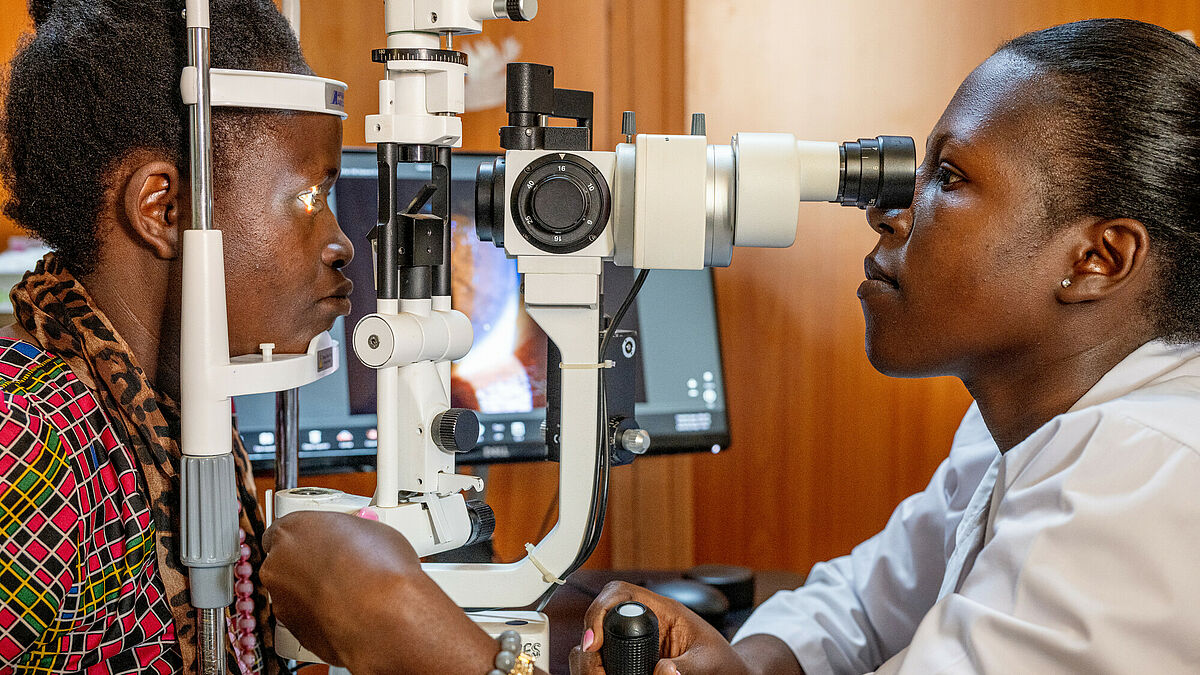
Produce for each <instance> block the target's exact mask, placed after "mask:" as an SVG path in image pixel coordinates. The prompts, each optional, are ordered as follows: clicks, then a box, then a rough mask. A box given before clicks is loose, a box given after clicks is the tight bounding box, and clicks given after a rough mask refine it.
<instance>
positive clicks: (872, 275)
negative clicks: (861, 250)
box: [863, 258, 900, 288]
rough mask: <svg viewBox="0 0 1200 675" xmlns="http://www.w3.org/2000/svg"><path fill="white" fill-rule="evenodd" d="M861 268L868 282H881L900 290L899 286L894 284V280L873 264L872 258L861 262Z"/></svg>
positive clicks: (881, 268) (876, 264) (875, 263)
mask: <svg viewBox="0 0 1200 675" xmlns="http://www.w3.org/2000/svg"><path fill="white" fill-rule="evenodd" d="M863 268H864V270H865V271H866V275H867V280H868V281H882V282H883V283H885V284H887V285H889V286H891V287H892V288H900V284H898V283H896V278H895V277H893V276H892V275H890V274H888V273H887V272H885V271H884V270H883V267H882V266H880V264H879V263H877V262H875V259H874V258H866V259H865V260H863Z"/></svg>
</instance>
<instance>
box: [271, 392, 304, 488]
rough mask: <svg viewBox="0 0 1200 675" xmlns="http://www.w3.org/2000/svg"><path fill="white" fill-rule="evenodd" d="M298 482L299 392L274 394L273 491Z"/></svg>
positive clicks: (291, 486)
mask: <svg viewBox="0 0 1200 675" xmlns="http://www.w3.org/2000/svg"><path fill="white" fill-rule="evenodd" d="M299 481H300V390H299V389H288V390H287V391H281V392H277V393H276V394H275V490H276V491H279V490H290V489H292V488H294V487H296V486H297V484H298V483H299Z"/></svg>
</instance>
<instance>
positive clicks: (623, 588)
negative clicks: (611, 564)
mask: <svg viewBox="0 0 1200 675" xmlns="http://www.w3.org/2000/svg"><path fill="white" fill-rule="evenodd" d="M643 590H644V589H641V588H638V587H637V586H634V585H633V584H627V583H625V582H624V581H610V582H609V583H607V584H605V586H604V588H603V589H601V590H600V594H599V595H597V596H596V599H595V600H593V601H592V605H591V606H590V607H588V609H587V612H586V613H584V615H583V629H584V631H588V630H591V631H592V633H593V635H594V636H595V639H593V640H592V644H591V645H590V646H589V647H588V648H587V651H589V652H596V651H600V645H601V644H603V642H604V615H605V614H607V613H608V610H610V609H612V608H613V607H616V606H617V605H619V604H621V603H622V602H628V601H630V600H633V599H634V597H635V594H636V593H637V592H638V591H643Z"/></svg>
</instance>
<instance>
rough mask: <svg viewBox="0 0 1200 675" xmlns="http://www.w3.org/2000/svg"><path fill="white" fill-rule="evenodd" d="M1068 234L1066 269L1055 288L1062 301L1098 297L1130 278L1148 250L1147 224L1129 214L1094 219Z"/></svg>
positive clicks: (1132, 278) (1139, 269)
mask: <svg viewBox="0 0 1200 675" xmlns="http://www.w3.org/2000/svg"><path fill="white" fill-rule="evenodd" d="M1068 236H1069V237H1070V240H1069V249H1068V255H1069V260H1068V267H1067V270H1068V271H1067V274H1066V276H1065V277H1064V278H1063V280H1062V281H1061V282H1060V284H1059V288H1058V289H1057V290H1056V295H1057V297H1058V300H1059V302H1062V303H1065V304H1072V303H1079V302H1088V301H1090V300H1100V299H1102V298H1104V297H1107V296H1109V295H1111V294H1112V293H1114V292H1115V291H1117V290H1118V289H1120V288H1122V287H1124V286H1125V285H1126V284H1129V283H1131V282H1133V281H1134V280H1135V279H1136V278H1138V276H1139V273H1140V272H1141V271H1142V268H1144V267H1145V265H1146V256H1147V254H1148V253H1149V251H1150V235H1149V234H1148V233H1147V232H1146V226H1145V225H1143V224H1142V223H1141V222H1139V221H1136V220H1133V219H1132V218H1115V219H1113V220H1101V221H1096V222H1094V223H1091V224H1089V225H1087V226H1085V227H1082V228H1080V229H1073V230H1072V233H1071V234H1070V235H1068Z"/></svg>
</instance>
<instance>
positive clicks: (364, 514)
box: [354, 507, 379, 520]
mask: <svg viewBox="0 0 1200 675" xmlns="http://www.w3.org/2000/svg"><path fill="white" fill-rule="evenodd" d="M354 515H356V516H358V517H359V518H362V519H363V520H379V514H378V513H375V512H374V511H372V510H371V509H370V507H363V508H361V509H359V510H358V513H356V514H354Z"/></svg>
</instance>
